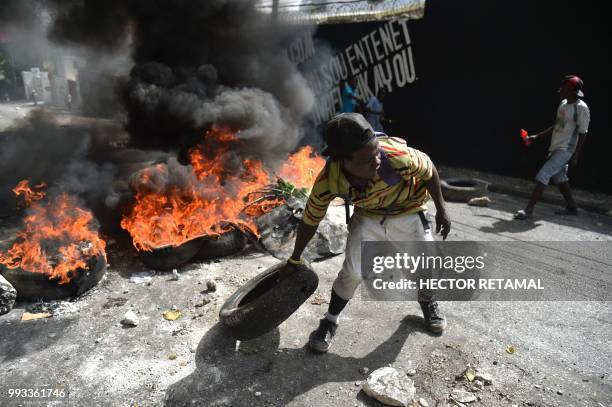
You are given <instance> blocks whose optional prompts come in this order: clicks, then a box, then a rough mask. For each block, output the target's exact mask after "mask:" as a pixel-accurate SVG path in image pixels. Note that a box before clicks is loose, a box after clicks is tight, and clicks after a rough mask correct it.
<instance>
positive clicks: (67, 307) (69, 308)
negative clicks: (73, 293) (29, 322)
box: [26, 301, 79, 317]
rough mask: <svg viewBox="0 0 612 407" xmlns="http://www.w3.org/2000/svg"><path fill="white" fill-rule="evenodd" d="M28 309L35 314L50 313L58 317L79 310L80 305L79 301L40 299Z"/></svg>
mask: <svg viewBox="0 0 612 407" xmlns="http://www.w3.org/2000/svg"><path fill="white" fill-rule="evenodd" d="M26 310H27V311H28V312H31V313H33V314H37V313H49V314H51V315H52V316H53V317H58V316H61V315H66V314H73V313H75V312H78V311H79V306H78V304H77V303H75V302H70V301H48V302H46V301H39V302H35V303H34V304H32V305H30V306H29V307H27V308H26Z"/></svg>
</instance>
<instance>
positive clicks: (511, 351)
mask: <svg viewBox="0 0 612 407" xmlns="http://www.w3.org/2000/svg"><path fill="white" fill-rule="evenodd" d="M516 351H517V349H516V347H515V346H512V345H508V346H507V347H506V352H508V353H509V354H511V355H514V354H515V353H516Z"/></svg>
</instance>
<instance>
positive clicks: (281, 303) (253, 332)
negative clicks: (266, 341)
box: [219, 262, 319, 340]
mask: <svg viewBox="0 0 612 407" xmlns="http://www.w3.org/2000/svg"><path fill="white" fill-rule="evenodd" d="M286 267H288V266H287V264H286V263H285V262H282V263H280V264H278V265H276V266H273V267H271V268H269V269H267V270H266V271H264V272H263V273H261V274H259V275H258V276H256V277H255V278H253V279H252V280H250V281H248V282H247V283H246V284H245V285H243V286H242V287H240V288H239V289H238V290H237V291H236V292H235V293H234V294H232V295H231V296H230V297H229V298H228V299H227V301H225V303H224V304H223V307H221V311H220V312H219V319H220V320H221V322H222V323H223V325H224V326H225V327H226V328H227V330H228V333H229V334H230V335H231V336H233V337H234V338H236V339H239V340H248V339H253V338H257V337H259V336H261V335H263V334H265V333H266V332H269V331H271V330H272V329H274V328H276V327H277V326H279V325H280V324H281V323H282V322H283V321H285V320H286V319H287V318H289V317H290V316H291V315H292V314H293V313H294V312H295V311H296V310H297V309H298V308H299V307H300V306H301V305H302V304H303V303H304V301H306V300H307V299H308V297H310V296H311V295H312V293H313V292H314V291H315V290H316V289H317V286H318V285H319V278H318V277H317V274H316V273H315V272H314V271H312V270H311V269H310V268H309V267H307V266H305V265H301V266H299V267H296V268H295V269H294V270H287V269H286Z"/></svg>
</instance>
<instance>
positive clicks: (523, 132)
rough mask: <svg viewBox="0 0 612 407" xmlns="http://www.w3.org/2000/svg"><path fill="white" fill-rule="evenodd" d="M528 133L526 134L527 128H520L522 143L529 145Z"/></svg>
mask: <svg viewBox="0 0 612 407" xmlns="http://www.w3.org/2000/svg"><path fill="white" fill-rule="evenodd" d="M527 136H528V134H527V130H525V129H521V139H523V143H524V144H525V145H526V146H528V145H531V140H529V139H528V138H527Z"/></svg>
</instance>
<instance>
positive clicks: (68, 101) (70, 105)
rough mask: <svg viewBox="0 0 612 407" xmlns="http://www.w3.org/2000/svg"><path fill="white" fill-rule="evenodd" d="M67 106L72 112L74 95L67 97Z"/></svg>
mask: <svg viewBox="0 0 612 407" xmlns="http://www.w3.org/2000/svg"><path fill="white" fill-rule="evenodd" d="M66 106H67V107H68V111H72V93H70V92H68V94H67V95H66Z"/></svg>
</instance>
